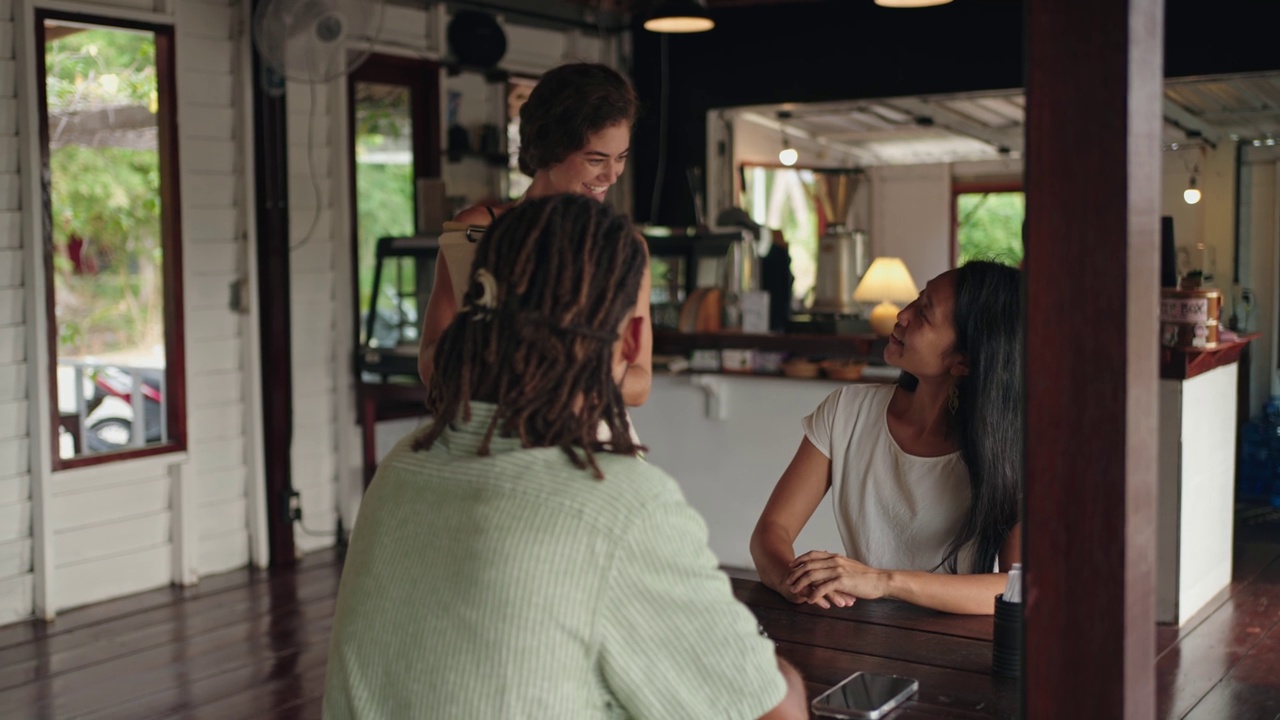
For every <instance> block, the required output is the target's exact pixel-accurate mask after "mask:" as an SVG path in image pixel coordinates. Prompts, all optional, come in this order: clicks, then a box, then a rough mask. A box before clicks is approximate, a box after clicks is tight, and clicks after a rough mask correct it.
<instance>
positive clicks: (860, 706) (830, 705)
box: [809, 672, 920, 720]
mask: <svg viewBox="0 0 1280 720" xmlns="http://www.w3.org/2000/svg"><path fill="white" fill-rule="evenodd" d="M919 689H920V683H919V682H917V681H916V680H914V679H912V678H908V677H900V676H898V675H881V674H879V673H869V672H858V673H854V674H852V675H850V676H849V677H847V678H845V679H844V680H842V681H841V682H840V684H839V685H836V686H835V687H833V688H831V689H830V690H828V691H826V692H824V693H822V694H821V695H819V696H818V697H816V698H814V699H813V702H812V703H810V706H809V707H810V709H812V710H813V714H814V715H817V716H818V717H829V718H855V719H856V720H877V718H882V717H884V716H885V715H887V714H888V713H889V711H890V710H893V709H894V708H896V707H898V706H899V705H901V704H902V703H903V702H905V701H906V700H907V699H909V698H910V697H911V696H912V695H915V694H916V691H918V690H919Z"/></svg>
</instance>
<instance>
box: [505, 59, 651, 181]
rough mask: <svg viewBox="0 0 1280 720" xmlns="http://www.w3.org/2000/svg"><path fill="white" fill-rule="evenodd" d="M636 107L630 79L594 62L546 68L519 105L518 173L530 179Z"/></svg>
mask: <svg viewBox="0 0 1280 720" xmlns="http://www.w3.org/2000/svg"><path fill="white" fill-rule="evenodd" d="M639 109H640V100H639V99H638V98H637V97H636V91H635V88H634V87H632V85H631V81H630V80H628V79H627V78H625V77H624V76H623V75H622V74H621V73H619V72H618V71H616V70H614V69H613V68H611V67H609V66H608V65H601V64H599V63H573V64H570V65H561V66H560V67H558V68H554V69H552V70H548V71H547V73H546V74H545V75H543V76H542V77H541V78H540V79H539V80H538V84H537V85H535V86H534V88H533V91H532V92H530V93H529V99H528V100H526V101H525V103H524V105H522V106H521V107H520V158H519V160H520V172H522V173H524V174H525V175H528V176H529V177H533V175H534V173H536V172H537V171H539V170H542V169H545V168H547V167H550V166H552V165H554V164H556V163H558V162H563V161H564V159H565V158H567V157H569V155H571V154H573V153H575V152H577V151H578V150H581V149H582V148H583V146H585V145H586V144H587V138H589V137H590V136H591V135H592V134H593V133H597V132H600V131H601V130H604V129H605V128H608V127H613V126H614V125H617V124H618V123H623V122H625V123H627V124H631V123H634V122H635V119H636V113H637V112H639Z"/></svg>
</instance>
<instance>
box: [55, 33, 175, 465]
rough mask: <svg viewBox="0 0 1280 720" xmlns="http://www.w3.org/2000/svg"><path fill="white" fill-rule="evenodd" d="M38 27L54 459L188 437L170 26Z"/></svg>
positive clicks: (63, 459)
mask: <svg viewBox="0 0 1280 720" xmlns="http://www.w3.org/2000/svg"><path fill="white" fill-rule="evenodd" d="M38 27H39V31H40V33H41V37H42V40H43V47H44V57H43V60H44V63H43V71H44V91H45V92H44V107H43V111H44V117H43V118H42V120H43V130H44V133H45V138H46V139H47V143H48V145H47V158H48V167H47V169H48V184H47V186H46V188H45V192H46V195H45V201H46V202H47V203H48V209H49V221H50V222H49V227H47V228H46V230H47V232H49V234H50V236H51V237H50V240H51V257H50V258H49V262H50V267H49V273H50V282H51V286H52V305H51V307H50V323H51V324H53V325H54V327H55V328H56V337H55V338H54V342H53V345H54V346H53V352H54V354H55V359H56V368H57V370H56V373H55V374H54V378H53V381H54V383H55V388H56V397H57V408H56V412H57V414H58V418H57V419H58V427H59V436H58V439H57V447H56V455H55V457H57V458H58V460H59V461H65V460H69V459H72V458H75V457H79V456H85V455H94V454H101V453H106V452H113V451H122V450H131V449H133V450H136V449H139V448H143V447H145V446H152V445H164V444H166V443H170V442H174V443H178V444H180V442H181V438H180V437H175V436H176V435H179V434H180V432H179V431H178V429H179V428H180V427H181V423H180V418H179V415H180V411H181V409H180V408H174V407H171V406H172V405H173V403H172V402H171V400H172V398H173V397H175V396H181V393H180V392H174V391H175V390H176V383H177V382H180V378H181V371H180V370H181V369H180V367H177V365H178V362H179V361H178V360H177V359H176V358H178V357H180V353H179V351H178V348H180V347H181V329H180V307H178V303H177V302H176V297H177V295H176V294H175V290H176V288H175V287H173V286H172V285H174V284H176V283H177V282H178V279H179V277H180V274H179V273H178V271H177V248H178V242H179V239H178V236H177V233H178V230H177V222H176V221H175V218H176V211H177V208H176V200H177V196H176V193H175V192H173V190H174V187H171V184H173V183H174V179H175V177H176V168H175V167H174V166H173V157H172V155H171V152H170V151H169V149H168V144H169V143H171V142H172V137H173V125H172V123H173V112H172V108H173V98H172V97H171V95H170V93H169V88H170V87H171V85H170V81H171V77H170V75H169V73H171V71H172V67H173V64H172V42H171V37H170V35H169V33H170V30H169V29H167V28H157V29H140V28H134V29H125V28H119V27H104V26H101V25H91V24H86V23H82V22H75V21H73V20H69V19H54V18H53V17H52V16H42V19H41V20H40V23H39V26H38ZM60 466H65V463H60Z"/></svg>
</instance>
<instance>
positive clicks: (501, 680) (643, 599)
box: [324, 403, 786, 720]
mask: <svg viewBox="0 0 1280 720" xmlns="http://www.w3.org/2000/svg"><path fill="white" fill-rule="evenodd" d="M472 411H473V416H472V420H471V422H469V423H465V424H459V425H458V426H455V427H454V428H451V429H449V430H448V431H446V432H445V433H444V434H443V435H442V436H441V438H440V440H439V441H438V442H437V443H436V444H435V446H434V447H433V448H432V449H431V450H430V451H429V452H417V453H415V452H413V451H412V450H411V449H410V447H409V444H410V442H411V438H406V439H405V440H402V441H401V442H400V444H399V445H397V446H396V448H395V449H394V450H392V452H391V453H390V454H389V455H388V456H387V458H386V459H384V460H383V461H382V463H381V464H380V465H379V467H378V473H377V476H376V477H375V478H374V480H373V483H372V484H371V485H370V487H369V491H368V492H367V493H366V495H365V497H364V501H363V504H362V507H361V509H360V516H359V519H358V524H357V526H356V529H355V531H354V533H353V535H352V539H351V546H350V549H349V551H348V554H347V559H346V566H345V567H344V569H343V573H342V583H341V588H340V590H339V593H338V605H337V610H336V614H335V617H334V628H333V637H332V642H331V646H330V653H329V668H328V677H327V681H326V687H325V701H324V716H325V718H328V719H330V720H344V719H346V718H361V719H366V718H449V719H450V720H452V719H454V718H457V719H459V720H465V719H467V718H484V719H486V720H489V719H491V718H492V719H496V718H503V719H506V718H555V719H556V720H561V719H564V720H568V719H571V718H626V717H634V718H662V719H663V720H671V719H673V718H699V719H711V718H726V719H730V718H757V717H759V716H760V715H762V714H764V713H765V712H767V711H768V710H769V709H771V708H772V707H774V706H775V705H777V704H778V703H779V702H781V701H782V698H783V695H784V694H785V692H786V685H785V682H784V680H783V678H782V676H781V674H780V673H779V672H778V669H777V662H776V660H775V658H774V648H773V645H772V644H771V643H770V642H769V641H768V640H767V639H765V638H762V637H760V636H759V635H758V634H757V632H756V621H755V619H754V618H753V617H752V615H751V613H750V611H749V610H747V609H746V608H745V607H744V606H743V605H741V604H740V603H738V602H737V600H735V599H734V597H733V594H732V591H731V589H730V585H729V581H728V578H727V577H726V576H725V575H724V573H722V572H721V571H720V570H719V569H718V567H717V564H716V559H715V556H714V555H712V553H711V551H710V550H709V549H708V547H707V529H706V525H705V523H704V522H703V520H702V518H701V516H699V515H698V513H697V512H696V511H695V510H694V509H693V508H692V507H690V506H689V504H688V503H687V502H686V501H685V499H684V497H683V495H682V494H681V492H680V489H679V487H678V486H677V485H676V483H675V481H674V480H672V479H671V478H670V477H669V476H668V475H667V474H666V473H664V472H662V471H661V470H659V469H658V468H656V467H654V466H652V465H650V464H647V463H645V462H643V461H640V460H637V459H635V458H629V457H622V456H618V455H610V454H602V455H601V456H600V457H598V458H597V462H599V464H600V467H601V470H603V472H604V475H605V479H604V480H603V481H597V480H595V479H594V478H593V477H592V476H591V475H590V474H589V473H588V472H586V471H583V470H579V469H577V468H575V467H573V465H572V464H571V463H570V462H569V461H568V459H567V458H566V457H565V455H564V453H563V452H562V451H561V450H559V449H558V448H539V449H532V450H527V449H522V448H521V447H520V444H519V440H517V439H513V438H498V437H495V438H494V440H493V443H492V454H491V455H490V456H488V457H479V456H477V455H476V449H477V447H478V446H479V444H480V440H481V437H482V434H483V431H484V429H485V427H486V425H487V423H488V421H489V419H490V418H491V417H492V413H493V407H492V406H490V405H485V404H481V403H473V404H472Z"/></svg>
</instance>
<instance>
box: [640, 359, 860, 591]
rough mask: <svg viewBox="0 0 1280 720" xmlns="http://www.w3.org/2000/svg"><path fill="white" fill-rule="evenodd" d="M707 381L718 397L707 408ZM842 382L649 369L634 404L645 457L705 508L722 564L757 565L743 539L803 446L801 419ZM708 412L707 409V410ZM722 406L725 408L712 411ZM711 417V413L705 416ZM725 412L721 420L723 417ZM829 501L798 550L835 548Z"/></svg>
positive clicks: (837, 548)
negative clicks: (645, 397) (646, 390)
mask: <svg viewBox="0 0 1280 720" xmlns="http://www.w3.org/2000/svg"><path fill="white" fill-rule="evenodd" d="M703 381H707V382H710V383H711V384H712V385H714V386H716V387H715V388H714V389H713V390H712V391H711V392H715V393H718V394H719V396H720V397H719V399H720V401H721V402H722V403H723V404H722V405H721V406H720V407H719V408H716V407H711V405H712V404H713V403H710V402H709V397H708V395H709V391H708V390H704V389H702V388H701V387H699V386H697V385H695V382H703ZM842 385H843V383H839V382H834V381H824V380H795V379H790V378H778V377H759V376H742V377H739V376H734V375H694V376H690V375H676V376H672V375H659V374H656V373H655V375H654V378H653V389H652V391H651V392H650V395H649V401H648V402H646V403H645V404H644V406H643V407H639V408H632V410H631V417H632V420H633V421H634V423H635V426H636V431H637V432H638V433H639V435H640V440H641V441H642V442H644V443H645V444H646V445H647V446H648V447H649V454H648V458H649V461H650V462H652V463H654V464H655V465H658V466H659V467H661V468H662V469H663V470H666V471H667V472H668V473H670V474H671V475H672V476H673V477H675V479H676V480H678V481H679V482H680V486H681V487H682V488H683V489H684V493H685V497H686V498H688V500H689V502H690V503H691V504H692V505H693V506H694V507H695V508H697V509H698V512H700V513H702V516H703V517H704V518H706V520H707V527H708V529H709V531H710V536H711V539H710V543H711V549H712V551H714V552H715V554H716V556H717V557H718V558H719V559H720V562H721V563H724V564H725V565H731V566H735V567H744V568H750V567H754V565H753V563H752V562H751V552H750V550H749V548H748V543H749V542H750V540H751V531H752V529H753V528H754V527H755V524H756V520H757V519H758V518H759V517H760V511H761V510H763V509H764V504H765V502H766V501H767V500H768V499H769V493H771V492H772V491H773V486H774V485H775V484H776V483H777V482H778V478H780V477H781V476H782V471H783V470H785V469H786V467H787V465H788V464H789V463H790V462H791V458H792V456H793V455H795V452H796V449H797V448H799V447H800V440H801V438H802V437H803V436H804V435H803V431H802V430H801V428H800V419H801V418H802V417H804V416H805V415H808V414H809V413H811V412H813V409H814V408H816V407H817V406H818V403H820V402H822V400H823V398H825V397H826V396H827V395H829V394H830V393H831V392H832V391H834V390H836V389H838V388H840V387H842ZM708 410H711V411H712V412H710V413H709V412H708ZM718 410H722V412H717V411H718ZM709 415H710V416H709ZM719 416H723V419H721V417H719ZM842 547H843V545H842V543H841V542H840V534H839V533H838V532H837V531H836V524H835V515H834V513H833V511H832V509H831V501H830V499H824V500H823V501H822V504H821V505H820V506H818V509H817V510H816V511H815V512H814V514H813V518H812V519H811V520H810V521H809V524H808V525H807V526H806V527H805V530H804V532H803V533H801V535H800V539H799V542H798V543H797V546H796V550H797V552H804V551H806V550H832V551H840V550H841V548H842Z"/></svg>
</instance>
